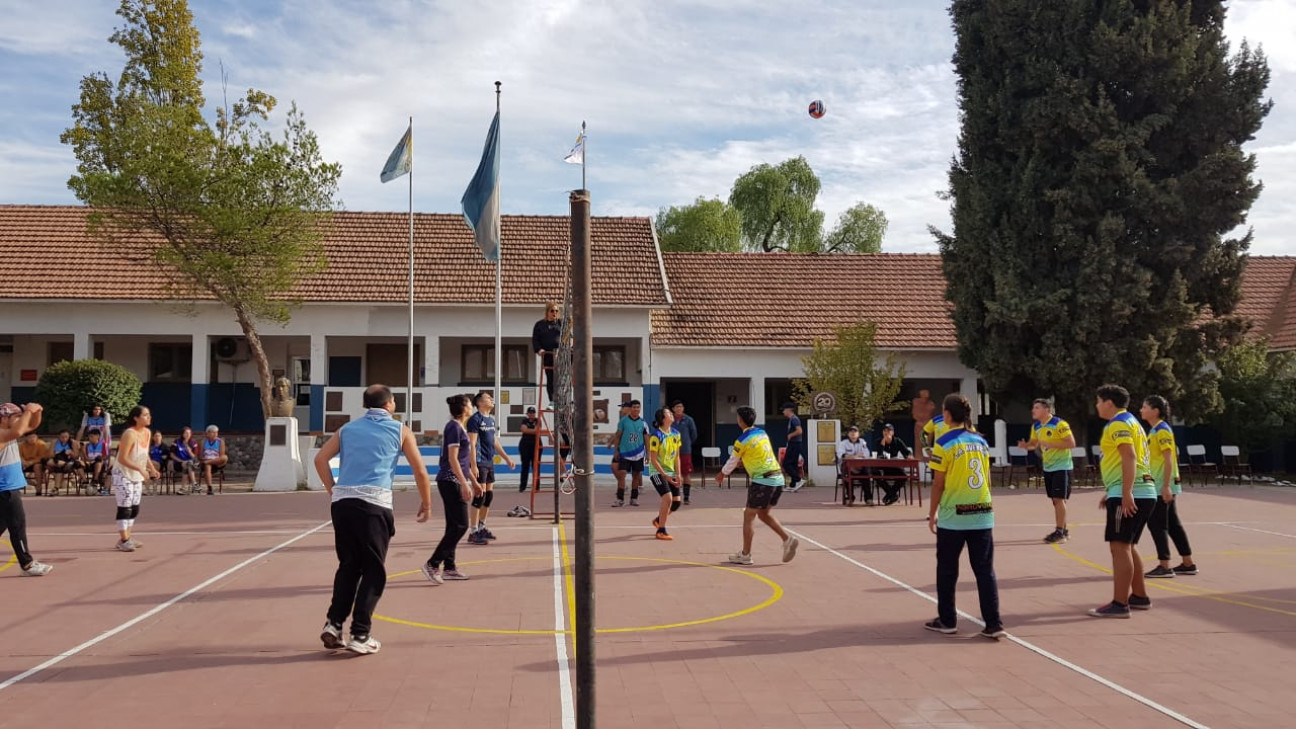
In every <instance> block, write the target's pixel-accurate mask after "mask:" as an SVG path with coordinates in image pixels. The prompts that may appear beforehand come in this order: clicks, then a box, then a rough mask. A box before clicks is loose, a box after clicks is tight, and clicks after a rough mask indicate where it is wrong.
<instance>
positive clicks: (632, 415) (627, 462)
mask: <svg viewBox="0 0 1296 729" xmlns="http://www.w3.org/2000/svg"><path fill="white" fill-rule="evenodd" d="M624 404H625V405H626V406H627V408H626V410H628V414H626V415H622V416H621V420H620V421H619V422H618V423H617V429H616V433H614V434H613V435H612V459H613V461H614V462H615V463H617V464H618V470H617V471H616V472H615V473H616V474H617V490H616V502H615V503H613V504H612V505H613V506H625V482H626V475H627V474H628V475H629V476H630V505H631V506H638V505H639V489H640V488H642V487H643V472H644V454H645V452H646V451H645V450H644V440H645V438H646V437H647V436H648V424H647V423H645V422H644V421H643V418H642V417H640V413H641V412H642V411H643V406H642V404H641V403H640V402H639V401H638V400H631V401H629V402H628V403H624Z"/></svg>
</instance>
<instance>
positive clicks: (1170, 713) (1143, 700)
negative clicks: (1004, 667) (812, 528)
mask: <svg viewBox="0 0 1296 729" xmlns="http://www.w3.org/2000/svg"><path fill="white" fill-rule="evenodd" d="M787 531H788V533H789V534H793V535H795V536H797V537H799V538H801V539H803V540H805V541H807V542H809V543H810V544H813V545H814V546H816V547H818V548H820V549H822V550H824V551H825V552H828V553H829V554H831V555H833V556H835V557H838V558H839V559H842V560H845V561H846V562H849V563H850V564H853V565H855V566H856V567H859V568H860V569H862V570H864V571H866V572H869V573H871V574H873V575H875V576H877V577H881V578H882V579H884V580H886V581H887V582H890V583H891V584H893V585H895V586H897V587H899V588H901V589H904V590H906V591H908V592H911V593H913V594H914V595H917V596H918V597H921V598H922V599H924V600H926V601H928V602H931V603H936V602H937V601H936V598H934V597H932V596H931V595H928V594H927V593H925V592H923V591H922V590H919V589H918V588H916V587H914V586H912V585H909V584H907V583H905V582H902V581H901V580H899V579H897V578H895V577H892V576H891V575H888V574H887V573H885V572H882V571H881V570H877V569H874V568H873V567H870V566H868V565H866V564H864V563H863V562H860V561H859V560H857V559H855V558H853V557H851V556H849V555H846V554H843V553H841V552H839V551H837V550H836V549H833V548H832V547H829V546H828V545H826V544H824V543H822V542H820V541H818V540H816V539H814V538H812V537H810V536H809V535H807V534H805V533H803V532H797V531H795V530H792V529H788V530H787ZM957 612H958V614H959V616H961V617H963V618H964V619H967V620H970V621H972V622H973V623H976V624H977V625H980V626H982V627H984V626H985V622H984V621H982V620H981V619H980V618H977V617H974V616H972V615H969V614H968V613H966V612H964V611H962V610H957ZM1005 637H1006V638H1007V639H1008V640H1009V641H1010V642H1012V643H1015V644H1017V645H1019V646H1021V647H1023V648H1025V649H1026V650H1028V651H1031V652H1032V653H1035V654H1036V655H1039V656H1042V657H1044V658H1047V659H1048V660H1050V661H1053V662H1054V663H1056V664H1058V665H1059V666H1062V667H1063V668H1067V669H1069V670H1071V671H1074V672H1076V673H1078V674H1080V675H1081V676H1084V677H1085V678H1088V679H1090V680H1093V681H1095V682H1097V683H1099V684H1101V685H1103V686H1106V687H1107V688H1109V689H1112V690H1113V691H1115V692H1117V693H1119V694H1121V695H1122V696H1125V697H1126V698H1130V699H1133V700H1134V701H1137V702H1138V703H1140V704H1143V705H1144V706H1146V707H1148V708H1149V709H1152V710H1154V711H1157V712H1159V713H1161V714H1164V715H1165V716H1167V717H1169V718H1171V719H1174V720H1175V721H1178V722H1179V723H1181V724H1184V725H1186V726H1190V727H1193V729H1210V727H1208V726H1207V725H1205V724H1202V723H1200V722H1197V721H1194V720H1193V719H1190V718H1188V717H1187V716H1184V715H1183V714H1180V713H1179V712H1177V711H1175V710H1174V709H1171V708H1170V707H1168V706H1163V705H1161V704H1159V703H1157V702H1156V701H1153V700H1152V699H1149V698H1148V697H1146V696H1143V695H1142V694H1138V693H1135V692H1134V691H1131V690H1130V689H1127V688H1125V687H1124V686H1122V685H1120V684H1118V683H1116V682H1115V681H1112V680H1111V679H1108V678H1104V677H1102V676H1100V675H1098V674H1096V673H1094V672H1093V671H1090V670H1089V669H1087V668H1084V667H1083V666H1079V665H1077V664H1075V663H1072V662H1071V661H1068V660H1067V659H1065V658H1063V657H1061V656H1059V655H1056V654H1054V653H1051V652H1049V651H1047V650H1045V649H1043V648H1041V647H1039V646H1037V645H1035V644H1034V643H1031V642H1030V641H1027V640H1023V639H1021V638H1018V637H1017V636H1015V635H1013V634H1011V633H1008V634H1006V636H1005Z"/></svg>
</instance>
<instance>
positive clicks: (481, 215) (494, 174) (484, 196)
mask: <svg viewBox="0 0 1296 729" xmlns="http://www.w3.org/2000/svg"><path fill="white" fill-rule="evenodd" d="M459 202H461V203H462V204H463V214H464V220H466V221H468V227H469V228H472V229H473V239H474V241H475V242H476V243H477V247H478V248H480V249H481V252H482V255H483V256H485V257H486V260H488V261H490V262H491V263H494V262H496V261H498V260H499V255H500V211H499V112H498V111H497V112H495V118H494V119H492V120H491V125H490V131H489V132H487V133H486V147H485V149H483V150H482V158H481V164H479V165H477V172H476V173H475V174H474V175H473V178H472V182H469V183H468V189H467V190H464V194H463V199H461V200H460V201H459Z"/></svg>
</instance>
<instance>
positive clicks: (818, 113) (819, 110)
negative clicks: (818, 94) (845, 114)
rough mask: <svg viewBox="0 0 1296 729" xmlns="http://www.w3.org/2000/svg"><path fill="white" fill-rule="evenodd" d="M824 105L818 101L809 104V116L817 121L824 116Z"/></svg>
mask: <svg viewBox="0 0 1296 729" xmlns="http://www.w3.org/2000/svg"><path fill="white" fill-rule="evenodd" d="M824 111H825V109H824V103H823V102H822V101H820V100H819V99H815V100H814V101H812V102H810V116H811V117H813V118H815V119H818V118H820V117H822V116H823V115H824Z"/></svg>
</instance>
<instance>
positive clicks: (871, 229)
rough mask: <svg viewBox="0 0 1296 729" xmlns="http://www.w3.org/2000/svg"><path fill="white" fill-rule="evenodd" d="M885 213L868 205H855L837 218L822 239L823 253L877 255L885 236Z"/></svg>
mask: <svg viewBox="0 0 1296 729" xmlns="http://www.w3.org/2000/svg"><path fill="white" fill-rule="evenodd" d="M886 230H887V217H886V213H884V212H882V211H881V210H879V209H878V208H875V207H873V206H872V205H869V204H868V203H856V204H854V205H852V206H851V207H849V208H847V209H846V210H845V212H843V213H842V214H841V215H840V216H839V217H838V218H837V225H836V226H835V227H834V228H833V230H832V232H831V233H829V234H828V236H827V237H826V238H824V244H823V252H824V253H878V252H880V251H881V250H882V238H883V237H884V236H885V235H886Z"/></svg>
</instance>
